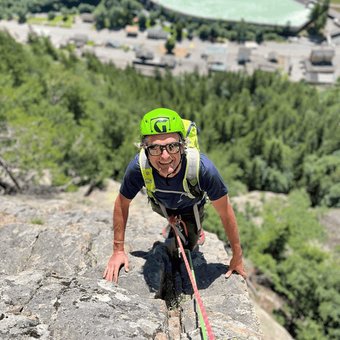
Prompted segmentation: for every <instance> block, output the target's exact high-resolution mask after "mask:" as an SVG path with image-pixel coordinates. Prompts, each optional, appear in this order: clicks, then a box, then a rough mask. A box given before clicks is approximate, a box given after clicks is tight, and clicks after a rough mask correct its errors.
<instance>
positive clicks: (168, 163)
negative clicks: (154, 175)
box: [159, 161, 173, 166]
mask: <svg viewBox="0 0 340 340" xmlns="http://www.w3.org/2000/svg"><path fill="white" fill-rule="evenodd" d="M171 163H173V161H170V162H167V163H162V162H159V164H160V165H163V166H164V165H170V164H171Z"/></svg>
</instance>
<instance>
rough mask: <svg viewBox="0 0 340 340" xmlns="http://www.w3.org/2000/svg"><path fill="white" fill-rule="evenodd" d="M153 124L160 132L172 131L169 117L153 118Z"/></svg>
mask: <svg viewBox="0 0 340 340" xmlns="http://www.w3.org/2000/svg"><path fill="white" fill-rule="evenodd" d="M151 126H153V129H154V130H155V131H156V132H158V133H167V132H168V131H170V120H169V118H155V119H152V120H151Z"/></svg>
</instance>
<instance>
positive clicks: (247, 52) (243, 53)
mask: <svg viewBox="0 0 340 340" xmlns="http://www.w3.org/2000/svg"><path fill="white" fill-rule="evenodd" d="M250 56H251V49H250V48H248V47H244V46H241V47H240V48H239V49H238V53H237V62H238V64H239V65H244V64H246V63H249V62H250Z"/></svg>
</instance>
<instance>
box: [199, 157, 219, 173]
mask: <svg viewBox="0 0 340 340" xmlns="http://www.w3.org/2000/svg"><path fill="white" fill-rule="evenodd" d="M216 171H217V169H216V166H215V164H214V163H213V162H212V161H211V160H210V159H209V158H208V157H207V156H206V155H205V154H203V153H201V154H200V173H202V172H203V173H211V174H213V173H215V172H216Z"/></svg>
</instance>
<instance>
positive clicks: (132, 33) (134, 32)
mask: <svg viewBox="0 0 340 340" xmlns="http://www.w3.org/2000/svg"><path fill="white" fill-rule="evenodd" d="M125 32H126V35H127V36H128V37H134V38H135V37H137V36H138V26H132V25H127V26H126V27H125Z"/></svg>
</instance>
